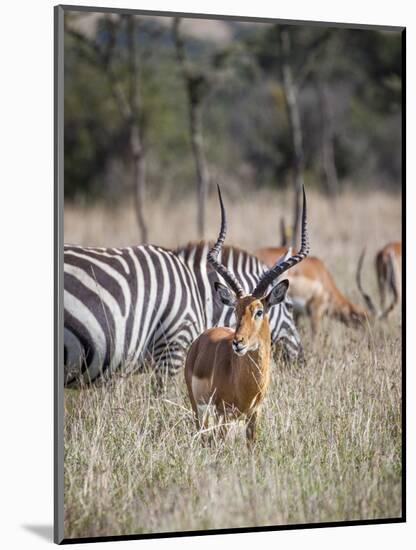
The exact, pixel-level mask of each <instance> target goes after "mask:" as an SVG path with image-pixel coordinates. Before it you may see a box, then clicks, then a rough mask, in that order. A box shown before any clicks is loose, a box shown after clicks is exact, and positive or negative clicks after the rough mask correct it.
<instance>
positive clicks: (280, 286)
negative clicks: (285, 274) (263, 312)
mask: <svg viewBox="0 0 416 550" xmlns="http://www.w3.org/2000/svg"><path fill="white" fill-rule="evenodd" d="M288 288H289V281H288V280H287V279H284V280H283V281H279V282H278V283H277V285H275V286H274V287H273V288H272V289H271V291H270V292H269V294H268V295H267V296H266V297H265V298H263V303H264V305H265V307H266V308H267V309H270V308H271V307H273V306H275V305H276V304H280V303H281V302H283V300H284V299H285V296H286V292H287V289H288Z"/></svg>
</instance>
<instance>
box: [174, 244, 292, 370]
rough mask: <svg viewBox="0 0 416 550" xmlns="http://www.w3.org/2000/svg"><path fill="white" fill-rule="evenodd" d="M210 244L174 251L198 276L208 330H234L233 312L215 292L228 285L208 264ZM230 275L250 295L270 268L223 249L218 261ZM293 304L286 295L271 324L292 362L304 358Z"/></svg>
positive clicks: (243, 253) (276, 341) (233, 249)
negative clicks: (223, 328) (222, 285)
mask: <svg viewBox="0 0 416 550" xmlns="http://www.w3.org/2000/svg"><path fill="white" fill-rule="evenodd" d="M210 248H211V245H210V243H204V242H202V243H190V244H188V245H186V246H183V247H179V248H177V249H176V250H175V252H176V254H177V255H178V256H179V257H180V258H182V259H183V261H184V262H185V264H186V265H187V266H188V267H189V269H190V270H191V271H192V272H193V273H194V274H195V278H196V281H197V285H198V289H199V292H200V295H201V302H202V304H203V306H204V308H205V318H206V326H205V329H207V328H210V327H215V326H229V327H234V326H235V315H234V310H233V309H232V308H229V307H226V306H224V304H223V303H222V301H221V300H219V299H218V297H217V293H216V291H215V288H214V283H215V281H220V282H222V283H223V284H225V281H224V279H223V278H222V276H221V275H219V274H218V273H217V272H216V271H214V270H213V269H212V268H211V266H210V265H209V264H208V263H207V254H208V251H209V249H210ZM218 261H220V262H221V263H222V264H224V265H225V266H226V267H227V268H228V270H229V271H231V272H232V273H233V274H234V275H235V277H236V278H237V280H238V281H239V283H240V285H241V286H242V288H243V290H244V292H246V293H247V294H249V293H250V292H252V291H253V288H255V287H256V285H257V283H258V282H259V280H260V278H261V277H262V275H263V274H264V273H265V272H266V271H268V268H267V266H266V265H265V264H263V263H262V262H261V261H260V260H259V259H258V258H257V257H256V256H253V255H252V254H249V253H248V252H246V251H244V250H241V249H239V248H237V247H233V246H223V248H222V251H221V254H220V257H219V259H218ZM292 310H293V304H292V301H291V299H290V298H289V297H288V296H287V295H286V299H285V301H284V302H283V303H281V304H278V305H277V306H275V307H273V308H271V310H270V312H269V323H270V331H271V337H272V342H273V343H274V344H278V345H279V346H281V347H282V350H283V352H284V355H285V356H286V357H287V358H288V359H291V360H294V359H297V358H299V357H300V356H301V354H302V352H303V350H302V344H301V340H300V336H299V333H298V331H297V329H296V325H295V322H294V319H293V314H292Z"/></svg>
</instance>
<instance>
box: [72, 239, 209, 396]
mask: <svg viewBox="0 0 416 550" xmlns="http://www.w3.org/2000/svg"><path fill="white" fill-rule="evenodd" d="M205 326H206V320H205V316H204V309H203V307H202V304H201V301H200V294H199V291H198V288H197V284H196V280H195V277H194V275H193V273H192V271H191V270H189V269H188V267H187V266H186V265H185V264H184V262H183V261H182V260H181V259H180V258H179V257H178V256H177V255H176V254H175V253H174V252H172V251H170V250H167V249H164V248H162V247H158V246H151V245H141V246H135V247H126V248H95V247H83V246H74V245H65V247H64V380H65V385H66V386H68V387H71V386H72V387H78V386H80V385H82V384H84V383H90V382H94V381H95V380H97V379H103V378H104V379H105V378H108V377H109V376H110V375H111V374H112V373H113V372H114V371H115V370H116V369H118V368H119V367H120V366H121V365H123V366H124V368H125V370H126V372H131V371H132V370H139V371H140V370H142V369H143V365H144V363H145V361H146V359H151V360H152V361H153V363H154V367H155V370H156V372H157V374H159V375H161V376H164V374H165V372H169V373H170V374H174V373H175V372H176V371H177V370H178V369H179V368H180V367H181V366H182V364H183V360H184V354H185V352H186V350H187V348H188V347H189V345H190V344H191V343H192V342H193V340H194V339H195V338H196V337H197V336H198V335H199V334H200V333H201V332H202V331H203V329H204V327H205Z"/></svg>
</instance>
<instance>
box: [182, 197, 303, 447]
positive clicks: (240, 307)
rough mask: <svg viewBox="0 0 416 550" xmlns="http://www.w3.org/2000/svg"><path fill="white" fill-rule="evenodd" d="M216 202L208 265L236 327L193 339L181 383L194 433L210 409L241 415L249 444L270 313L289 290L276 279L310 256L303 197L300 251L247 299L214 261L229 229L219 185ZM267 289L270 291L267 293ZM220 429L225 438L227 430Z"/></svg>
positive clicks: (263, 379)
mask: <svg viewBox="0 0 416 550" xmlns="http://www.w3.org/2000/svg"><path fill="white" fill-rule="evenodd" d="M218 198H219V201H220V206H221V229H220V233H219V235H218V239H217V242H216V243H215V245H214V246H213V247H212V248H211V250H210V251H209V253H208V255H207V261H208V263H209V264H210V265H211V267H212V268H213V269H215V271H216V272H217V273H218V274H219V275H221V277H222V278H223V280H224V281H225V283H226V285H227V286H225V285H224V284H222V283H220V282H218V281H217V282H215V283H214V286H215V289H216V291H217V293H218V295H219V297H220V299H221V301H222V302H223V304H225V305H227V306H230V307H233V308H234V309H235V316H236V328H235V330H233V329H230V328H225V327H215V328H211V329H209V330H206V331H205V332H203V333H202V334H201V335H200V336H199V337H198V338H197V339H196V340H195V341H194V343H193V344H192V346H191V348H190V350H189V352H188V355H187V357H186V362H185V380H186V385H187V388H188V393H189V398H190V401H191V405H192V409H193V411H194V415H195V420H196V424H197V428H198V429H200V428H201V427H206V426H207V422H208V418H209V413H210V411H209V408H212V409H214V410H213V412H214V413H215V417H217V419H219V420H220V421H223V420H224V419H225V420H228V419H235V418H238V417H240V416H245V417H246V419H247V431H246V433H247V442H248V443H251V442H252V441H253V440H254V438H255V430H256V422H257V415H258V412H259V408H260V405H261V403H262V401H263V399H264V396H265V394H266V391H267V388H268V386H269V380H270V370H269V369H270V366H269V365H270V351H271V337H270V327H269V319H268V311H269V310H270V308H271V307H273V306H274V305H276V304H279V303H280V302H282V300H284V299H285V296H286V292H287V289H288V286H289V283H288V281H287V280H284V281H280V282H278V283H276V281H277V280H278V279H279V277H280V276H281V275H282V274H283V273H285V272H286V271H287V270H288V269H290V267H293V266H294V265H296V264H298V263H299V262H301V261H302V260H303V259H304V258H305V257H306V256H307V254H308V252H309V243H308V234H307V227H306V225H307V222H306V218H307V216H306V196H305V191H304V192H303V213H302V238H301V247H300V250H299V252H298V253H297V254H295V255H294V256H291V257H290V258H285V260H284V261H282V262H279V264H278V265H275V266H273V268H272V269H269V270H267V271H266V272H265V273H264V274H263V276H262V277H261V279H260V280H259V281H258V282H257V285H256V286H255V288H253V290H252V293H251V294H249V295H245V293H244V290H243V288H242V286H241V284H240V282H239V281H238V279H237V278H236V277H235V275H234V274H233V273H232V272H231V271H230V270H228V268H227V267H226V266H225V265H223V264H221V263H220V262H219V261H218V257H219V254H220V252H221V249H222V246H223V244H224V241H225V234H226V227H227V222H226V213H225V208H224V204H223V202H222V198H221V191H220V188H219V187H218ZM270 286H271V287H272V288H271V290H270V291H269V293H268V294H267V291H268V290H269V287H270ZM220 426H221V431H222V433H223V434H224V432H225V426H224V424H222V425H221V424H220Z"/></svg>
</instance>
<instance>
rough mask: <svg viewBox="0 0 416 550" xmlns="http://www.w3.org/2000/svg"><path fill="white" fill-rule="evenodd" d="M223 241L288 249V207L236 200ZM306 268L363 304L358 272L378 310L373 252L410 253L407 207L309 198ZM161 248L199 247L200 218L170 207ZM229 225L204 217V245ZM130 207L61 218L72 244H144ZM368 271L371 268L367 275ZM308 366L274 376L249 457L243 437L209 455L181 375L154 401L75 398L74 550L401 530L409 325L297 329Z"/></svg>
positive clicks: (70, 485)
mask: <svg viewBox="0 0 416 550" xmlns="http://www.w3.org/2000/svg"><path fill="white" fill-rule="evenodd" d="M225 200H226V207H227V213H228V217H229V233H228V237H227V242H228V243H230V244H231V243H232V244H238V245H240V246H242V247H244V248H247V249H249V250H254V249H255V248H256V247H260V246H265V245H272V244H275V243H276V244H278V240H279V232H278V223H279V217H280V215H281V214H282V213H283V212H284V211H285V208H288V207H289V206H290V204H291V200H290V196H289V195H286V194H279V195H278V194H273V193H271V192H268V193H266V192H261V193H258V194H256V195H255V196H253V195H252V196H247V197H238V195H237V194H236V195H235V196H232V195H226V196H225ZM308 207H309V228H310V238H311V245H312V253H313V254H316V255H318V256H320V257H321V258H324V259H325V261H326V263H327V266H328V267H329V269H330V270H331V272H332V273H333V275H334V277H335V279H336V281H337V283H338V286H339V288H340V289H341V290H342V291H343V292H344V293H345V294H346V295H347V296H348V297H350V298H351V299H352V300H353V301H356V302H358V301H359V295H358V292H357V290H356V288H355V270H356V264H357V259H358V256H359V254H360V251H361V249H362V247H363V246H364V245H366V246H367V254H368V256H367V262H366V263H365V264H364V270H363V281H364V283H365V286H366V288H367V289H368V291H369V292H370V293H371V294H372V295H373V296H377V295H376V281H375V275H374V267H373V257H374V253H375V251H376V250H377V249H378V248H380V247H381V246H382V245H383V244H385V243H386V242H388V241H390V240H395V239H400V233H401V197H400V196H391V195H386V194H383V193H381V192H377V193H370V194H357V193H354V192H346V193H344V194H343V195H342V196H341V197H340V198H339V200H338V204H337V206H336V212H335V213H334V207H333V205H332V204H331V203H330V202H329V201H328V200H327V199H326V198H324V197H322V196H321V195H319V194H315V193H308ZM147 214H148V219H149V225H150V237H151V241H152V242H154V243H156V244H161V245H163V246H175V245H177V244H181V243H184V242H186V241H187V240H189V239H192V238H195V237H196V232H195V220H194V217H195V205H194V203H193V202H192V201H190V200H189V202H181V203H177V204H174V203H172V200H171V197H169V196H168V195H166V196H162V197H159V199H158V200H157V201H153V202H152V203H151V204H150V206H149V208H148V211H147ZM218 226H219V210H218V205H217V202H216V197H215V195H213V196H212V197H211V199H210V201H209V205H208V231H207V236H208V237H209V238H215V237H216V234H217V231H218ZM136 232H137V230H136V224H135V218H134V212H133V210H132V208H130V207H128V206H127V207H124V208H120V209H118V210H111V211H110V210H107V209H105V208H104V207H92V208H87V207H85V208H81V207H75V206H68V207H67V208H66V209H65V241H66V242H72V243H79V244H87V245H108V246H111V245H117V246H119V245H123V244H124V245H127V244H133V243H135V242H136V240H137V236H136ZM370 259H371V261H370ZM299 330H300V333H301V335H302V340H303V343H304V346H305V349H306V359H307V360H306V364H305V365H304V366H291V367H289V366H285V365H283V364H282V363H281V362H280V361H277V362H275V363H274V364H273V370H272V384H271V388H270V391H269V393H268V396H267V399H266V401H265V403H264V407H263V413H262V417H261V421H260V426H259V438H258V442H257V444H256V446H255V449H254V451H253V452H252V453H249V452H248V451H247V449H246V445H245V440H244V437H243V431H242V427H241V426H236V427H235V429H234V430H233V433H231V435H230V437H229V438H228V439H227V440H226V441H225V442H222V441H216V442H215V443H214V444H213V445H212V446H211V447H207V446H203V445H201V441H200V439H199V436H198V435H197V434H196V433H195V428H194V424H193V421H192V417H191V413H190V404H189V401H188V398H187V395H186V392H185V384H184V380H183V376H182V374H180V375H179V376H178V377H177V378H176V379H175V380H172V381H171V382H170V383H169V387H168V388H167V391H166V393H165V394H162V395H159V396H156V395H155V393H154V390H153V386H152V377H151V375H150V374H149V375H133V376H130V377H126V378H125V377H122V376H115V377H114V379H113V381H112V382H111V384H109V385H107V386H102V387H93V388H89V389H86V390H82V391H74V390H70V391H66V392H65V436H64V438H65V537H67V538H70V537H87V536H100V535H121V534H133V533H137V534H138V533H149V532H167V531H169V532H170V531H183V530H198V529H216V528H218V529H219V528H232V527H245V526H254V525H283V524H296V523H309V522H327V521H344V520H358V519H373V518H377V519H380V518H392V517H399V516H400V515H401V498H402V494H401V475H402V471H401V461H402V449H401V441H402V431H401V422H402V416H401V407H402V395H401V383H402V364H401V353H402V341H401V325H400V315H399V312H397V311H396V312H394V314H393V315H392V316H391V318H390V319H389V320H388V321H386V322H384V323H378V324H376V325H373V326H370V325H368V326H364V327H362V329H361V330H354V329H349V328H346V327H344V326H343V325H340V324H339V323H336V322H333V321H330V320H328V319H327V320H325V322H324V323H323V326H322V330H321V332H320V334H319V337H318V339H317V341H316V342H315V343H313V342H312V341H311V336H310V329H309V324H308V323H307V322H306V320H302V321H301V323H300V327H299Z"/></svg>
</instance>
